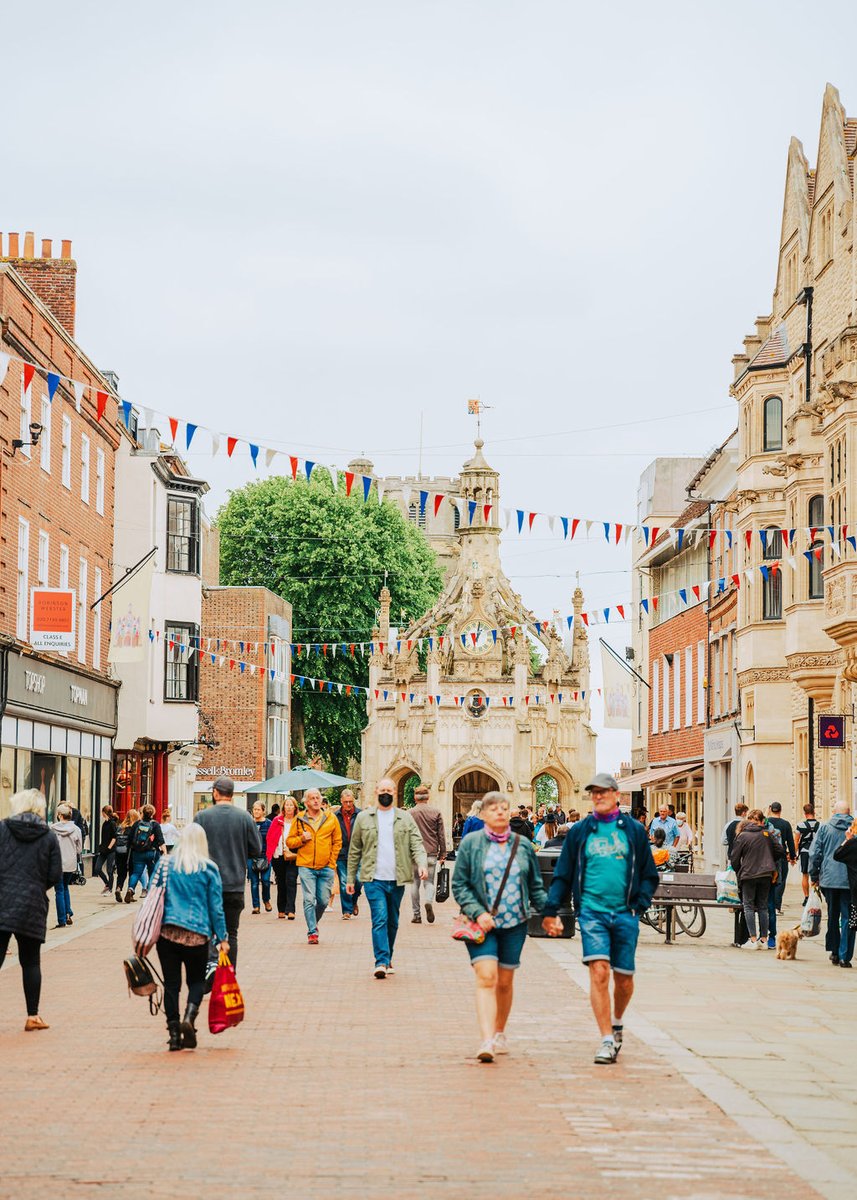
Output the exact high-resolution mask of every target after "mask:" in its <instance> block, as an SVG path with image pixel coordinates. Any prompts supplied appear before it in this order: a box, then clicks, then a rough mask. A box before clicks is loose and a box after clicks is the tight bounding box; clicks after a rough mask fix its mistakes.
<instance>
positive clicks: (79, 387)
mask: <svg viewBox="0 0 857 1200" xmlns="http://www.w3.org/2000/svg"><path fill="white" fill-rule="evenodd" d="M86 388H87V384H85V383H80V382H79V381H78V380H76V379H75V380H74V381H73V382H72V385H71V390H72V391H73V392H74V407H75V409H76V410H77V411H78V412H80V406H81V405H82V404H83V393H84V392H85V391H86Z"/></svg>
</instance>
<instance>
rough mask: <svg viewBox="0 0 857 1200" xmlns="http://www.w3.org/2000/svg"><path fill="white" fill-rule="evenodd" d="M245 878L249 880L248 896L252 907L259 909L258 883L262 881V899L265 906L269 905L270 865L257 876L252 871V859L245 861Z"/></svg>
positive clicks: (256, 873) (255, 872)
mask: <svg viewBox="0 0 857 1200" xmlns="http://www.w3.org/2000/svg"><path fill="white" fill-rule="evenodd" d="M247 878H248V879H249V880H250V896H251V897H252V900H253V907H254V908H259V907H260V905H259V881H260V880H261V881H262V899H263V900H264V902H265V903H266V904H270V903H271V864H270V863H268V866H267V867H266V868H265V870H264V871H263V872H262V873H261V875H260V874H259V872H258V871H254V870H253V859H252V858H248V859H247Z"/></svg>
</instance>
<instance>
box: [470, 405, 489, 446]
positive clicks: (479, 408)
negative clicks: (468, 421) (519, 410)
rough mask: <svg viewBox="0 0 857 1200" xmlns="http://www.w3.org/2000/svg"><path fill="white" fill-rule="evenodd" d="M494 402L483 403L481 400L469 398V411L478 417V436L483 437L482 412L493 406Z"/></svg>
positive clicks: (472, 415)
mask: <svg viewBox="0 0 857 1200" xmlns="http://www.w3.org/2000/svg"><path fill="white" fill-rule="evenodd" d="M493 407H494V405H493V404H483V403H482V401H481V400H468V401H467V412H468V414H469V415H470V416H471V417H475V418H476V436H477V437H478V438H481V437H482V414H483V412H487V411H488V409H491V408H493Z"/></svg>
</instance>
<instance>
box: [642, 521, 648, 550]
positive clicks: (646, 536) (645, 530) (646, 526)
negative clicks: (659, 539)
mask: <svg viewBox="0 0 857 1200" xmlns="http://www.w3.org/2000/svg"><path fill="white" fill-rule="evenodd" d="M643 541H644V542H645V543H646V545H647V546H648V544H649V527H648V525H644V526H643Z"/></svg>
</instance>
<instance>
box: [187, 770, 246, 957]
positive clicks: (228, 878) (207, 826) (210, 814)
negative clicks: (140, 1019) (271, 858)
mask: <svg viewBox="0 0 857 1200" xmlns="http://www.w3.org/2000/svg"><path fill="white" fill-rule="evenodd" d="M234 791H235V784H234V783H233V782H232V780H231V779H229V778H228V777H227V776H225V775H221V776H220V778H219V779H215V781H214V785H213V787H212V789H211V795H212V798H213V800H214V803H213V804H212V805H211V807H210V808H204V809H202V810H201V811H200V812H198V813H197V814H196V817H195V818H194V821H195V823H196V824H198V825H201V826H202V828H203V829H204V830H205V836H206V838H207V840H208V853H209V855H210V856H211V859H212V861H213V862H214V864H215V866H216V867H217V869H218V871H219V872H220V881H221V884H222V887H223V914H224V916H225V918H226V928H227V931H228V933H229V958H230V961H231V963H232V965H233V967H237V965H238V925H239V923H240V921H241V913H242V912H243V911H244V884H245V876H246V874H247V859H248V858H260V857H261V855H262V843H261V842H260V841H259V834H258V833H257V832H256V822H255V821H254V820H253V818H252V817H251V816H250V814H249V813H248V812H247V810H246V809H243V808H235V807H234V805H233V804H232V796H233V793H234ZM209 962H210V964H211V975H212V976H213V975H214V968H215V966H216V965H217V949H216V947H213V948H212V951H211V952H210V954H209Z"/></svg>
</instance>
